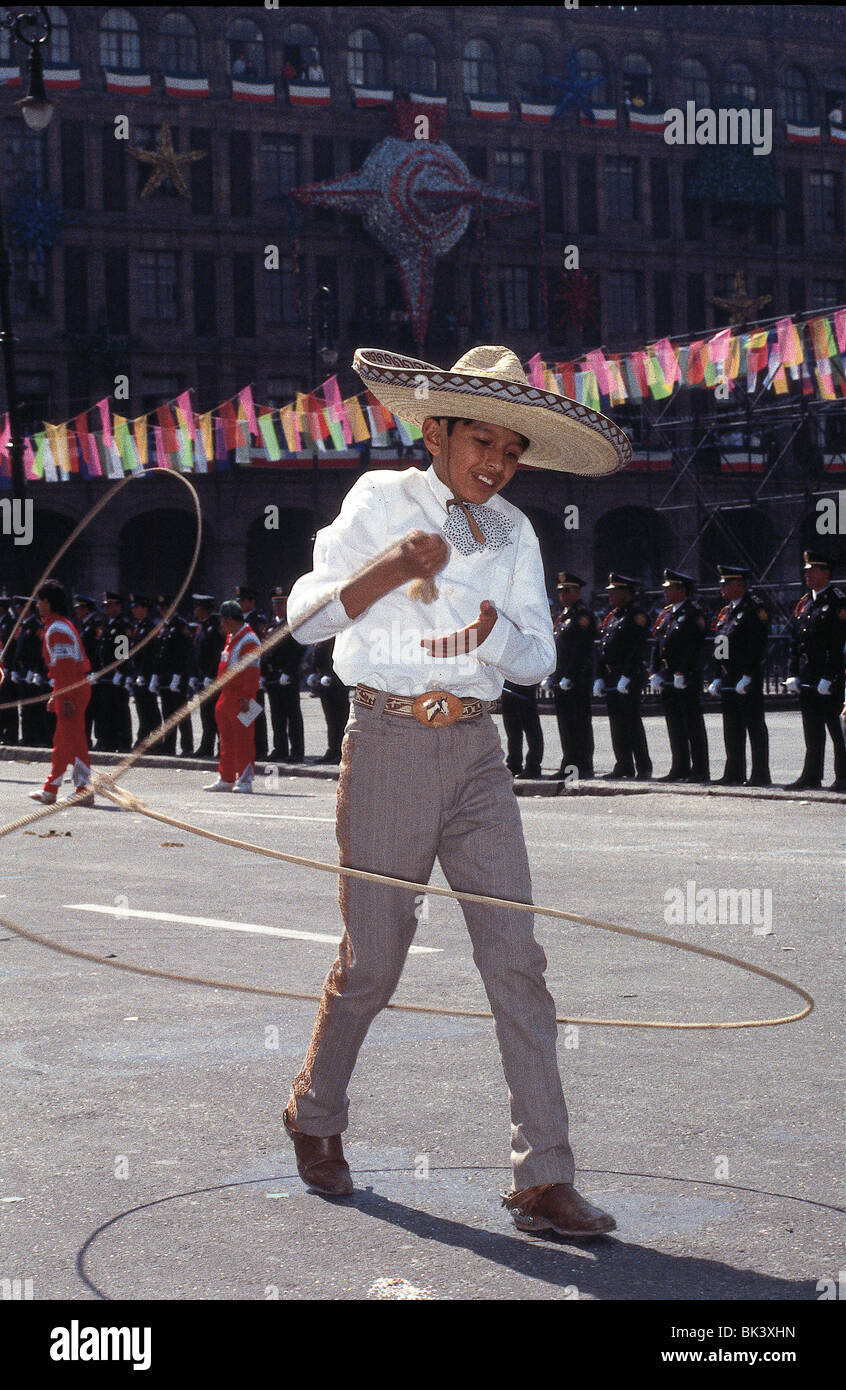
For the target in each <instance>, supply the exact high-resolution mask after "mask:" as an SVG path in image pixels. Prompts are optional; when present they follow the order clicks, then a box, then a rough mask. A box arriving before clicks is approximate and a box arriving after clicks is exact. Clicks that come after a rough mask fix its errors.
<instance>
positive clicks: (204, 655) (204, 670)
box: [188, 594, 224, 758]
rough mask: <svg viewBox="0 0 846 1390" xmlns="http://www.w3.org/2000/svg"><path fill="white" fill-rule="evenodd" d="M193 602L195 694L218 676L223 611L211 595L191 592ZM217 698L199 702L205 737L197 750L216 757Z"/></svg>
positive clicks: (192, 681)
mask: <svg viewBox="0 0 846 1390" xmlns="http://www.w3.org/2000/svg"><path fill="white" fill-rule="evenodd" d="M191 598H192V599H193V601H194V617H195V619H196V624H197V626H196V628H195V630H194V674H193V675H192V676H191V679H190V680H189V682H188V686H189V689H190V691H191V695H192V697H193V696H194V695H197V694H199V692H200V691H201V690H204V689H205V687H206V686H207V685H211V682H212V681H213V680H214V679H215V677H216V676H217V668H218V666H219V665H220V657H221V653H222V651H223V647H224V637H223V633H222V632H221V630H220V614H219V613H218V612H216V610H215V601H214V597H213V595H212V594H192V595H191ZM214 706H215V702H214V700H206V702H205V704H204V705H200V723H201V724H202V728H203V736H202V738H201V739H200V746H199V748H198V749H197V756H198V757H199V758H213V757H214V755H215V753H214V746H215V740H216V738H217V724H216V723H215V717H214Z"/></svg>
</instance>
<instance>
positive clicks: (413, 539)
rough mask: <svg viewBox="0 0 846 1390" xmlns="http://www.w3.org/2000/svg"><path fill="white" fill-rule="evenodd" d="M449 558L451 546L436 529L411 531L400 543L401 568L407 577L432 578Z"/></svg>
mask: <svg viewBox="0 0 846 1390" xmlns="http://www.w3.org/2000/svg"><path fill="white" fill-rule="evenodd" d="M448 559H449V546H448V545H447V543H446V541H445V540H444V538H443V536H440V535H438V533H437V532H436V531H435V532H427V531H410V532H409V534H408V535H407V536H406V538H405V540H404V541H401V542H400V545H399V561H400V568H401V570H402V572H403V574H404V575H405V577H406V579H431V577H432V575H433V574H437V572H438V570H440V569H443V567H444V565H445V564H446V562H447V560H448ZM402 582H403V583H404V582H405V580H403V581H402Z"/></svg>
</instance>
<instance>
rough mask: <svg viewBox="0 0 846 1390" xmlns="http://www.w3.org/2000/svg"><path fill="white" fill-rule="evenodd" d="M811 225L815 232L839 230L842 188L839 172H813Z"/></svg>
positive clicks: (811, 176) (811, 178)
mask: <svg viewBox="0 0 846 1390" xmlns="http://www.w3.org/2000/svg"><path fill="white" fill-rule="evenodd" d="M810 180H811V227H812V228H813V230H814V231H815V232H828V233H832V232H839V231H840V230H841V227H842V218H841V215H840V205H841V202H842V196H843V194H842V188H841V181H840V175H839V174H829V173H811V175H810Z"/></svg>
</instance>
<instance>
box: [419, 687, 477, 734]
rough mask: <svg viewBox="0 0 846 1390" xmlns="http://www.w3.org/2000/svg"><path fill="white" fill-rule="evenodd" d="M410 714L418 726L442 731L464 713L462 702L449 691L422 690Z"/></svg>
mask: <svg viewBox="0 0 846 1390" xmlns="http://www.w3.org/2000/svg"><path fill="white" fill-rule="evenodd" d="M411 713H412V714H413V715H414V718H415V719H416V720H417V722H418V724H426V725H428V726H429V728H433V729H443V728H444V727H445V726H446V725H447V724H454V723H455V721H456V719H458V718H460V716H461V715H462V714H463V713H464V702H463V700H460V699H459V697H458V696H457V695H453V694H451V693H450V691H449V690H424V692H423V694H422V695H418V696H417V698H416V700H415V701H414V703H413V705H412V706H411Z"/></svg>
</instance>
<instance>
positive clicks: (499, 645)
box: [473, 612, 517, 666]
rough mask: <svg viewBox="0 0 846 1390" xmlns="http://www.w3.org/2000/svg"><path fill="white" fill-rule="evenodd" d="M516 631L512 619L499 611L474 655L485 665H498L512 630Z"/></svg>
mask: <svg viewBox="0 0 846 1390" xmlns="http://www.w3.org/2000/svg"><path fill="white" fill-rule="evenodd" d="M516 631H517V629H516V628H515V626H514V624H513V623H512V622H511V619H510V618H506V617H505V616H504V615H503V614H502V613H499V612H498V613H497V616H496V622H495V623H494V625H493V627H492V628H491V630H490V632H489V633H488V635H487V637H486V638H485V640H484V642H480V643H479V645H478V647H477V648H476V650H475V652H474V653H473V655H474V656H476V657H477V658H478V659H479V661H481V662H482V664H483V665H485V666H498V665H499V663H500V661H501V660H502V656H503V653H504V652H505V648H506V647H507V645H508V639H509V637H510V636H511V634H512V632H516Z"/></svg>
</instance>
